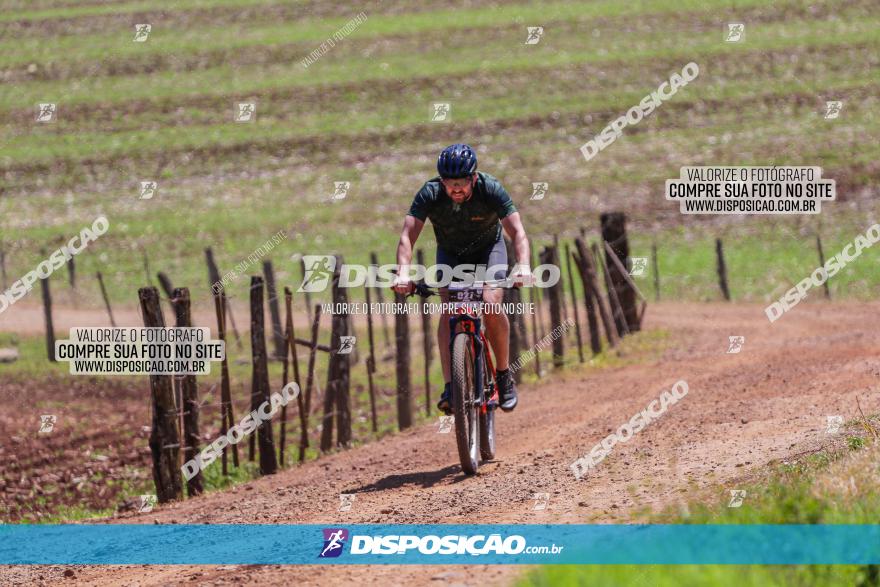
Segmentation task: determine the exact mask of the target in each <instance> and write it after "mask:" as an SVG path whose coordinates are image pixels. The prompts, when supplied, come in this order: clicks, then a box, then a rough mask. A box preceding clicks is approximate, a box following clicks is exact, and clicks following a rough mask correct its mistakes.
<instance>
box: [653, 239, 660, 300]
mask: <svg viewBox="0 0 880 587" xmlns="http://www.w3.org/2000/svg"><path fill="white" fill-rule="evenodd" d="M651 258H652V259H653V260H654V301H655V302H659V301H660V264H659V262H658V261H657V243H652V244H651Z"/></svg>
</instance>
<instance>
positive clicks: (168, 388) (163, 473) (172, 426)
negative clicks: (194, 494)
mask: <svg viewBox="0 0 880 587" xmlns="http://www.w3.org/2000/svg"><path fill="white" fill-rule="evenodd" d="M138 298H139V300H140V304H141V314H142V315H143V317H144V326H146V327H148V328H164V327H165V318H164V317H163V316H162V308H161V307H160V305H159V290H157V289H156V288H155V287H142V288H140V289H139V290H138ZM150 396H151V402H152V412H153V421H152V427H151V429H150V452H151V453H152V456H153V481H154V483H155V484H156V497H157V499H158V500H159V503H166V502H169V501H171V500H173V499H180V498H182V497H183V483H182V477H181V474H180V467H179V465H178V458H179V455H180V434H179V431H178V428H177V407H176V406H175V405H174V390H173V388H172V385H171V375H150Z"/></svg>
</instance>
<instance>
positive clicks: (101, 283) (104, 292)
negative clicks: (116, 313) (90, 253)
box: [96, 271, 116, 328]
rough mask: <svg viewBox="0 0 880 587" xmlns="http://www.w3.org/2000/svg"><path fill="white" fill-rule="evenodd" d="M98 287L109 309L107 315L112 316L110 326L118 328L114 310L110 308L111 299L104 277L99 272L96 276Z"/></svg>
mask: <svg viewBox="0 0 880 587" xmlns="http://www.w3.org/2000/svg"><path fill="white" fill-rule="evenodd" d="M96 276H97V278H98V285H99V286H101V297H102V298H104V306H105V307H106V308H107V314H109V315H110V325H111V326H112V327H113V328H116V320H114V319H113V309H112V308H111V307H110V298H109V297H108V296H107V288H106V287H104V276H103V275H101V272H100V271H98V273H97V274H96Z"/></svg>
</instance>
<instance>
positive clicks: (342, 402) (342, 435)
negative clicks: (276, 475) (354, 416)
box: [321, 255, 354, 451]
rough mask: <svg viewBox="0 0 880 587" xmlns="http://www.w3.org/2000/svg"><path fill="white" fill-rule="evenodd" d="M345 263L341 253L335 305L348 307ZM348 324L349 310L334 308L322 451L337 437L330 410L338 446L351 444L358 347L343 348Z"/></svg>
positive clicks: (338, 263)
mask: <svg viewBox="0 0 880 587" xmlns="http://www.w3.org/2000/svg"><path fill="white" fill-rule="evenodd" d="M342 264H343V259H342V256H341V255H337V256H336V268H335V269H334V270H333V287H332V292H333V306H334V308H344V307H345V306H347V305H348V293H347V290H346V288H344V287H341V286H340V285H339V274H340V268H341V267H342ZM348 326H349V315H348V313H337V312H335V311H334V312H333V317H332V328H331V334H330V349H331V351H330V365H329V368H328V369H327V392H326V394H325V396H324V428H323V430H321V450H322V451H327V450H330V448H331V447H332V441H333V438H332V433H333V425H332V423H331V424H329V425H328V423H327V417H328V414H331V415H332V414H334V413H335V415H336V446H342V447H348V446H351V395H350V389H349V384H350V372H351V364H350V362H349V359H350V358H351V351H352V350H354V349H353V348H350V349H347V351H348V352H342V351H343V343H342V337H348V336H349V332H348ZM349 344H350V343H349ZM328 407H329V408H330V409H329V410H328V409H327V408H328Z"/></svg>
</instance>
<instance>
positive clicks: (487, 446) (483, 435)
mask: <svg viewBox="0 0 880 587" xmlns="http://www.w3.org/2000/svg"><path fill="white" fill-rule="evenodd" d="M486 352H487V351H486V350H485V349H484V350H483V353H486ZM488 365H489V361H487V360H486V356H485V354H484V355H483V389H482V390H481V392H480V393H485V390H487V389H489V377H490V376H489V372H488ZM489 399H491V398H489V397H487V398H485V399H484V403H486V404H488V403H489ZM480 456H481V457H482V458H483V460H484V461H491V460H492V459H494V458H495V410H492V409H487V410H486V412H485V413H483V410H482V409H480Z"/></svg>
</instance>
